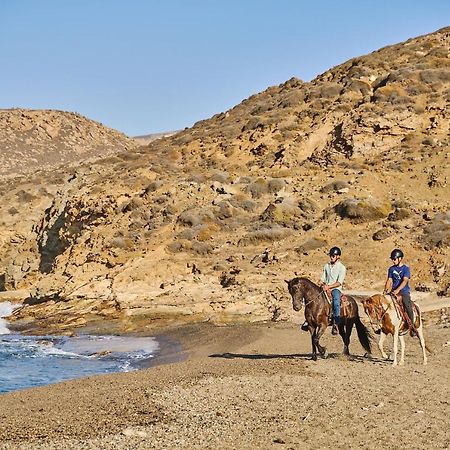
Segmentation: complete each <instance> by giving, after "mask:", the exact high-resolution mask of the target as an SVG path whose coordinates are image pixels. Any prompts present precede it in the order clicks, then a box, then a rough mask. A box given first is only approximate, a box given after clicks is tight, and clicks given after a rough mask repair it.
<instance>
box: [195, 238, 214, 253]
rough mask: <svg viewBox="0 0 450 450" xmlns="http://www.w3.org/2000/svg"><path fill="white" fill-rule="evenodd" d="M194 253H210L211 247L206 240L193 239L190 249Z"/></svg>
mask: <svg viewBox="0 0 450 450" xmlns="http://www.w3.org/2000/svg"><path fill="white" fill-rule="evenodd" d="M191 250H192V251H193V252H194V253H197V254H199V255H207V254H209V253H212V251H213V247H212V246H211V245H210V244H207V243H206V242H197V241H194V242H193V243H192V249H191Z"/></svg>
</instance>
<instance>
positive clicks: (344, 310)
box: [323, 290, 350, 318]
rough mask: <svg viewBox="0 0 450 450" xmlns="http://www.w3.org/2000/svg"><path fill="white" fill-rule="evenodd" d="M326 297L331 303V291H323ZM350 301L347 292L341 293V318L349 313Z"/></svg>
mask: <svg viewBox="0 0 450 450" xmlns="http://www.w3.org/2000/svg"><path fill="white" fill-rule="evenodd" d="M323 294H324V295H325V298H326V299H327V300H328V303H329V304H330V305H331V302H332V297H331V292H330V291H328V290H327V291H326V290H324V291H323ZM349 308H350V301H349V299H348V297H347V296H346V295H345V294H342V295H341V318H346V317H348V315H349Z"/></svg>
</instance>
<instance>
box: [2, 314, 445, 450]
mask: <svg viewBox="0 0 450 450" xmlns="http://www.w3.org/2000/svg"><path fill="white" fill-rule="evenodd" d="M438 316H439V313H438V311H436V312H435V313H434V315H433V313H428V325H427V327H426V328H425V336H426V338H427V340H428V344H429V346H430V347H432V349H434V353H433V354H432V355H430V356H429V364H428V365H427V366H423V365H422V357H421V351H420V347H419V343H418V340H417V339H413V338H411V337H407V338H406V344H407V348H406V357H405V365H404V366H402V367H396V368H393V367H391V366H390V362H387V361H383V360H382V359H381V358H380V356H379V352H378V350H377V349H376V348H374V350H373V358H365V357H364V356H363V349H362V348H361V346H360V344H359V342H358V340H357V338H356V336H354V337H353V339H352V343H351V347H350V350H351V351H352V352H353V356H352V357H350V358H346V357H343V356H342V355H341V351H342V345H341V341H340V338H339V337H334V336H332V335H331V334H330V332H329V331H327V333H326V335H325V337H324V343H325V344H326V345H327V348H328V350H329V352H330V354H329V357H328V358H327V359H321V360H318V361H317V362H313V361H311V360H310V340H309V334H308V333H304V332H301V331H300V330H299V328H298V324H293V323H271V322H269V323H258V324H253V325H234V326H226V327H215V326H212V325H208V324H201V325H191V326H187V327H183V328H179V329H177V330H172V331H171V332H169V333H168V336H169V337H170V339H173V340H176V341H179V342H181V343H182V345H183V349H184V352H185V354H184V355H185V356H186V359H185V360H184V361H179V362H175V363H171V364H163V365H160V366H157V367H152V368H149V369H144V370H141V371H138V372H132V373H121V374H115V375H103V376H93V377H88V378H84V379H79V380H74V381H70V382H65V383H61V384H56V385H52V386H46V387H41V388H35V389H30V390H24V391H21V392H15V393H9V394H4V395H2V396H1V404H2V408H1V412H0V416H1V424H0V448H1V449H55V450H56V449H150V448H160V449H163V448H164V449H165V448H167V449H169V448H199V449H200V448H219V447H220V448H230V449H231V448H239V449H241V448H246V449H257V448H279V449H283V448H285V449H296V448H308V449H315V448H331V447H334V448H346V449H348V448H355V449H356V448H358V449H361V448H366V449H374V448H380V449H381V448H392V449H403V448H414V449H429V448H435V449H437V448H448V447H449V446H450V431H449V425H450V419H449V412H450V408H449V403H450V400H449V398H450V380H449V377H448V373H449V369H450V358H449V354H450V345H448V344H449V342H450V328H448V324H446V323H442V322H440V323H436V322H439V321H438V320H437V319H436V318H437V317H438ZM168 356H169V359H170V358H173V359H177V358H178V359H180V356H182V355H180V354H178V353H174V354H172V355H168Z"/></svg>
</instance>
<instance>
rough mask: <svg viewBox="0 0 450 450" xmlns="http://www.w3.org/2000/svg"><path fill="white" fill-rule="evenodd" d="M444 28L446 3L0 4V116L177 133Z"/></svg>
mask: <svg viewBox="0 0 450 450" xmlns="http://www.w3.org/2000/svg"><path fill="white" fill-rule="evenodd" d="M449 25H450V1H448V0H428V1H419V0H408V1H403V0H398V1H396V0H389V1H385V0H378V1H371V0H366V1H364V0H360V1H356V0H355V1H347V0H340V1H337V0H336V1H333V0H322V1H321V0H315V1H312V0H309V1H303V0H147V1H145V0H0V108H12V107H24V108H33V109H35V108H45V109H60V110H65V111H76V112H78V113H80V114H83V115H84V116H86V117H89V118H90V119H94V120H97V121H99V122H101V123H103V124H105V125H107V126H109V127H112V128H115V129H117V130H120V131H123V132H124V133H126V134H128V135H130V136H136V135H141V134H148V133H156V132H161V131H170V130H177V129H181V128H184V127H189V126H192V125H193V124H194V123H195V122H196V121H198V120H202V119H206V118H208V117H211V116H212V115H214V114H216V113H218V112H222V111H225V110H227V109H229V108H231V107H233V106H234V105H236V104H238V103H240V102H241V101H242V100H243V99H245V98H247V97H249V96H250V95H252V94H255V93H257V92H260V91H262V90H264V89H266V88H267V87H269V86H272V85H277V84H280V83H282V82H284V81H286V80H288V79H289V78H291V77H293V76H295V77H298V78H301V79H302V80H305V81H309V80H311V79H313V78H314V77H315V76H316V75H318V74H320V73H322V72H324V71H325V70H327V69H329V68H330V67H333V66H335V65H337V64H340V63H342V62H344V61H346V60H348V59H350V58H352V57H355V56H359V55H362V54H366V53H370V52H371V51H374V50H377V49H379V48H381V47H384V46H386V45H390V44H395V43H397V42H401V41H404V40H406V39H409V38H411V37H416V36H419V35H422V34H427V33H431V32H433V31H436V30H437V29H439V28H442V27H445V26H449Z"/></svg>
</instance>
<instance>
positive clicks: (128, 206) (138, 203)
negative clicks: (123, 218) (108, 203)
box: [122, 197, 144, 213]
mask: <svg viewBox="0 0 450 450" xmlns="http://www.w3.org/2000/svg"><path fill="white" fill-rule="evenodd" d="M143 205H144V202H143V200H142V198H140V197H133V198H132V199H131V200H130V201H129V202H128V203H125V204H124V205H122V212H124V213H125V212H129V211H133V210H135V209H138V208H141V207H142V206H143Z"/></svg>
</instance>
